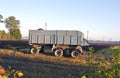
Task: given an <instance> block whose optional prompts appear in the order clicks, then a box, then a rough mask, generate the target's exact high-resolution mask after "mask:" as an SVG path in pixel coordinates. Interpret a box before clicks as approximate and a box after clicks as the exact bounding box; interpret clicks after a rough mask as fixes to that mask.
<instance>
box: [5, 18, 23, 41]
mask: <svg viewBox="0 0 120 78" xmlns="http://www.w3.org/2000/svg"><path fill="white" fill-rule="evenodd" d="M5 25H6V28H8V30H9V33H10V35H11V36H12V38H13V39H15V40H19V39H21V38H22V35H21V33H20V29H19V28H20V21H19V20H16V18H15V17H14V16H10V17H8V18H6V19H5Z"/></svg>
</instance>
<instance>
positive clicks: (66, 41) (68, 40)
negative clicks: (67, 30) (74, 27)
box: [63, 36, 71, 44]
mask: <svg viewBox="0 0 120 78" xmlns="http://www.w3.org/2000/svg"><path fill="white" fill-rule="evenodd" d="M70 40H71V39H70V36H64V43H63V44H71V41H70Z"/></svg>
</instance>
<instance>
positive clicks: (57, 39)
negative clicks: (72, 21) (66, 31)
mask: <svg viewBox="0 0 120 78" xmlns="http://www.w3.org/2000/svg"><path fill="white" fill-rule="evenodd" d="M56 44H63V36H61V35H59V36H56Z"/></svg>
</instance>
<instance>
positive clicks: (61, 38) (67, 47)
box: [29, 30, 89, 57]
mask: <svg viewBox="0 0 120 78" xmlns="http://www.w3.org/2000/svg"><path fill="white" fill-rule="evenodd" d="M29 44H30V45H31V49H30V52H31V53H32V54H38V53H40V52H42V53H43V52H47V51H49V52H53V53H54V55H55V56H63V55H70V56H72V57H77V56H79V54H80V53H83V52H84V51H83V49H82V46H88V45H89V44H88V42H87V40H86V39H84V34H83V33H82V32H80V31H75V30H29Z"/></svg>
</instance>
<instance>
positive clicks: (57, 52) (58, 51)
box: [54, 49, 63, 57]
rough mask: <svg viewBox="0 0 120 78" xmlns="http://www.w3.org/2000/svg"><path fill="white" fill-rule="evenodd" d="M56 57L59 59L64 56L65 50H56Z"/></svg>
mask: <svg viewBox="0 0 120 78" xmlns="http://www.w3.org/2000/svg"><path fill="white" fill-rule="evenodd" d="M54 55H55V56H57V57H61V56H63V50H62V49H56V50H55V52H54Z"/></svg>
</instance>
